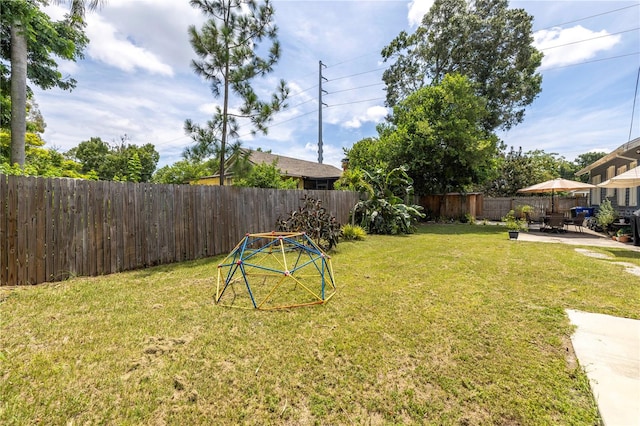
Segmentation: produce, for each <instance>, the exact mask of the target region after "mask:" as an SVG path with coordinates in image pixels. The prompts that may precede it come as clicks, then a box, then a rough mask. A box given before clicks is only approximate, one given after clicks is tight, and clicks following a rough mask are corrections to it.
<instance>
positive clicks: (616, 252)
mask: <svg viewBox="0 0 640 426" xmlns="http://www.w3.org/2000/svg"><path fill="white" fill-rule="evenodd" d="M601 250H602V251H604V252H606V253H609V254H610V255H612V256H613V257H615V258H616V259H633V260H638V261H640V252H637V251H632V250H625V249H615V248H604V247H603V248H602V249H601Z"/></svg>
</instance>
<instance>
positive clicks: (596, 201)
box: [591, 175, 602, 206]
mask: <svg viewBox="0 0 640 426" xmlns="http://www.w3.org/2000/svg"><path fill="white" fill-rule="evenodd" d="M591 183H592V184H593V185H597V184H599V183H602V175H596V176H592V177H591ZM601 194H602V190H601V189H600V188H594V189H592V190H591V204H593V205H594V206H599V205H600V201H601V200H602V197H601Z"/></svg>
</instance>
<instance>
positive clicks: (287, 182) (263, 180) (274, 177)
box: [233, 161, 298, 189]
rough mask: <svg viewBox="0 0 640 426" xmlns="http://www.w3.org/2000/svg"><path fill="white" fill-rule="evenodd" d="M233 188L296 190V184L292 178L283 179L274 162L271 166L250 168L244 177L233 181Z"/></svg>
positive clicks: (262, 165)
mask: <svg viewBox="0 0 640 426" xmlns="http://www.w3.org/2000/svg"><path fill="white" fill-rule="evenodd" d="M234 176H235V173H234ZM233 186H240V187H252V188H277V189H296V188H297V187H298V182H297V181H296V180H295V179H293V178H286V177H283V176H282V172H281V170H280V169H279V168H278V162H277V161H274V162H273V163H272V164H266V163H261V164H256V165H254V166H252V167H251V169H250V170H249V172H248V174H247V176H246V177H244V178H237V179H234V181H233Z"/></svg>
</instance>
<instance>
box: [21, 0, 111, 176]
mask: <svg viewBox="0 0 640 426" xmlns="http://www.w3.org/2000/svg"><path fill="white" fill-rule="evenodd" d="M54 1H55V2H56V3H59V4H62V3H69V5H70V8H69V11H70V15H71V16H72V17H84V14H85V10H86V9H87V8H88V9H89V10H95V9H97V8H98V7H99V6H101V5H102V4H103V3H105V1H106V0H68V1H64V0H54ZM37 2H38V0H35V1H30V2H29V3H30V4H29V5H27V4H25V6H27V7H37ZM23 17H24V15H22V14H18V15H14V17H13V22H12V24H11V163H18V164H19V165H20V166H24V161H25V136H26V127H27V126H26V114H27V113H26V111H27V55H28V42H27V36H26V31H27V28H26V25H25V24H26V22H25V21H24V20H23V19H24V18H23Z"/></svg>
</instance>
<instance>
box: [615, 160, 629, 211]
mask: <svg viewBox="0 0 640 426" xmlns="http://www.w3.org/2000/svg"><path fill="white" fill-rule="evenodd" d="M626 171H627V166H622V167H618V173H616V176H618V175H620V174H622V173H624V172H626ZM618 205H619V206H626V205H627V189H626V188H618Z"/></svg>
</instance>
